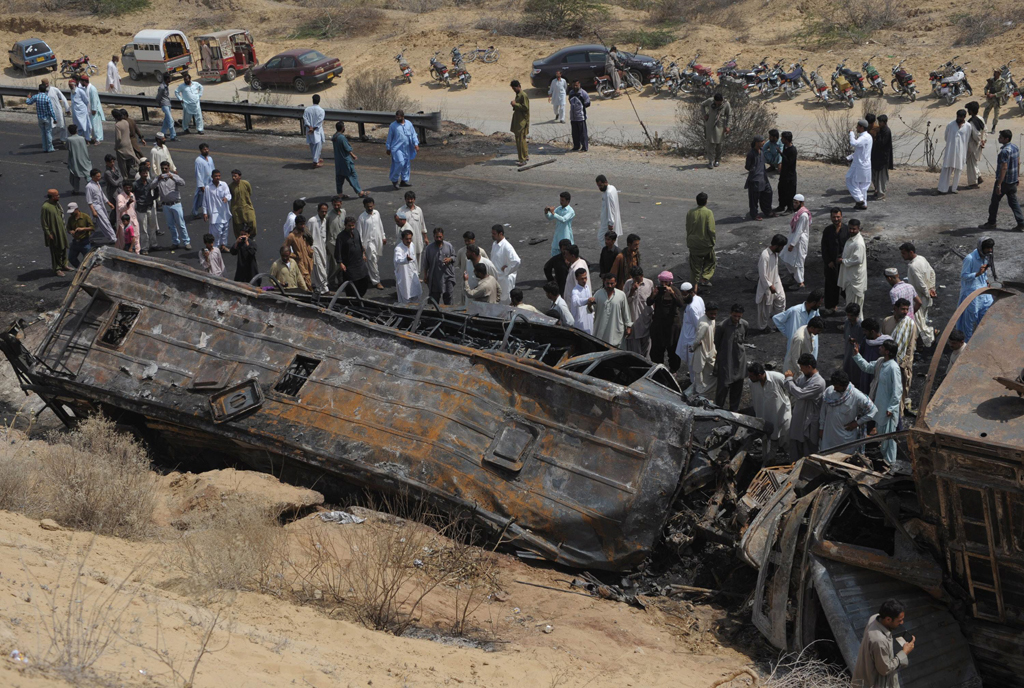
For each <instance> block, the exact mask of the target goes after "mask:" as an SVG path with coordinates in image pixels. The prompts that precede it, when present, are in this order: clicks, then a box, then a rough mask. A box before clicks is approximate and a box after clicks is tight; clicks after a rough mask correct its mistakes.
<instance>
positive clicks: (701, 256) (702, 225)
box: [686, 191, 715, 287]
mask: <svg viewBox="0 0 1024 688" xmlns="http://www.w3.org/2000/svg"><path fill="white" fill-rule="evenodd" d="M686 248H687V249H688V250H689V251H690V275H691V276H692V278H693V283H694V284H696V285H699V286H708V287H710V286H711V278H712V277H714V275H715V214H714V213H713V212H711V208H709V207H708V195H707V194H706V193H704V192H703V191H702V192H700V193H699V194H697V207H696V208H691V209H690V212H688V213H686Z"/></svg>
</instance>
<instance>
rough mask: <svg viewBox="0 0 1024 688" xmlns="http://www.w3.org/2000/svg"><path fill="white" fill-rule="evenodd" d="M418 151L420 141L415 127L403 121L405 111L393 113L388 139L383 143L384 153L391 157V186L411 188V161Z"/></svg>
mask: <svg viewBox="0 0 1024 688" xmlns="http://www.w3.org/2000/svg"><path fill="white" fill-rule="evenodd" d="M419 150H420V140H419V137H417V136H416V127H414V126H413V125H412V122H408V121H406V119H405V111H404V110H397V111H396V112H395V121H394V122H392V123H391V124H390V125H389V126H388V138H387V141H385V142H384V152H385V153H387V154H388V155H389V156H391V170H390V171H389V172H388V179H390V180H391V186H393V187H394V188H396V189H397V188H398V187H399V186H412V184H410V183H409V177H410V175H411V174H412V161H413V159H414V158H415V157H416V153H418V152H419Z"/></svg>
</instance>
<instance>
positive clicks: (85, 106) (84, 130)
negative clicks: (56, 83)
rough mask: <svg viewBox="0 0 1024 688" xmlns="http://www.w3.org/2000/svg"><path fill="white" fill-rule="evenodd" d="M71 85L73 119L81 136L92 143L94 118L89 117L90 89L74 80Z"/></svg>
mask: <svg viewBox="0 0 1024 688" xmlns="http://www.w3.org/2000/svg"><path fill="white" fill-rule="evenodd" d="M69 83H70V84H71V119H72V120H74V123H75V126H76V127H78V133H79V135H80V136H81V137H82V138H83V139H85V140H86V141H92V117H91V116H90V115H89V89H87V88H86V87H85V84H82V83H79V82H78V81H75V80H74V79H72V80H71V81H70V82H69Z"/></svg>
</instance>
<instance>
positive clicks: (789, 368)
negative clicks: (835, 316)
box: [781, 316, 825, 375]
mask: <svg viewBox="0 0 1024 688" xmlns="http://www.w3.org/2000/svg"><path fill="white" fill-rule="evenodd" d="M824 329H825V322H824V321H823V320H822V319H821V318H820V317H817V316H815V317H813V318H811V320H810V322H808V323H807V324H806V325H803V326H801V327H798V328H797V330H796V332H794V333H793V336H792V338H790V340H789V346H788V347H787V348H786V359H785V361H784V362H783V364H782V368H781V370H782V371H783V372H784V373H786V372H789V373H793V374H794V375H796V374H798V373H799V372H800V357H801V356H803V355H804V354H811V355H812V356H814V358H815V359H817V358H818V335H819V334H821V331H822V330H824Z"/></svg>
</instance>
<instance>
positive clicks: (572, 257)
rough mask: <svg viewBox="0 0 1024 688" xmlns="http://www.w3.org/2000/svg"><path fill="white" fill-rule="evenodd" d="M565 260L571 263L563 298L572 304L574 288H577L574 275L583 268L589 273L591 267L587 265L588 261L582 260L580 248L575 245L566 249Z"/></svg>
mask: <svg viewBox="0 0 1024 688" xmlns="http://www.w3.org/2000/svg"><path fill="white" fill-rule="evenodd" d="M565 260H566V262H567V263H569V274H568V275H567V276H566V278H565V287H564V290H563V291H562V298H563V299H565V302H566V303H570V302H571V301H572V290H573V287H575V286H576V279H575V278H574V277H573V275H575V274H576V271H577V270H579V269H580V268H583V269H584V270H586V271H587V272H588V273H589V272H590V266H589V265H587V261H585V260H583V259H582V258H580V248H579V246H576V245H575V244H573V245H572V246H570V247H569V248H568V249H566V251H565ZM559 286H562V285H559Z"/></svg>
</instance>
